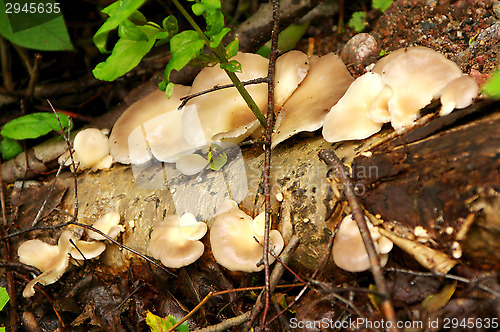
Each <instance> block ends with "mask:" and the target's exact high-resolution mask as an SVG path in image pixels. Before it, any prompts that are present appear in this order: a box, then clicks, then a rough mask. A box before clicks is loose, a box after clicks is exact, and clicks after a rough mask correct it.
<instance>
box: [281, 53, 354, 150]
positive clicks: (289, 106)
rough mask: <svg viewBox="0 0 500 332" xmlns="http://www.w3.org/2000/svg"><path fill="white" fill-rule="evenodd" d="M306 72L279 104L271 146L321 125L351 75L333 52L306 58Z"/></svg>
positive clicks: (344, 90)
mask: <svg viewBox="0 0 500 332" xmlns="http://www.w3.org/2000/svg"><path fill="white" fill-rule="evenodd" d="M309 65H310V67H309V71H308V73H307V76H306V77H305V78H304V80H303V81H302V83H300V85H299V87H298V88H297V89H296V90H295V91H294V92H293V94H292V95H291V96H290V98H288V100H287V101H286V103H285V104H284V105H283V107H282V109H281V111H280V113H279V115H278V117H277V119H276V125H275V128H276V130H275V134H274V135H273V138H272V147H275V146H276V145H278V144H279V143H280V142H283V141H284V140H286V139H287V138H289V137H291V136H292V135H295V134H296V133H298V132H301V131H314V130H317V129H319V128H321V126H322V125H323V121H324V119H325V116H326V114H327V113H328V111H329V110H330V108H332V106H333V105H335V103H337V101H338V100H339V99H340V98H341V97H342V96H343V95H344V93H345V92H346V90H347V89H348V88H349V85H350V84H351V83H352V81H353V78H352V77H351V74H350V73H349V71H348V70H347V68H346V66H345V65H344V63H343V62H342V60H340V58H339V57H338V56H336V55H334V54H327V55H324V56H322V57H318V56H313V57H311V58H310V59H309Z"/></svg>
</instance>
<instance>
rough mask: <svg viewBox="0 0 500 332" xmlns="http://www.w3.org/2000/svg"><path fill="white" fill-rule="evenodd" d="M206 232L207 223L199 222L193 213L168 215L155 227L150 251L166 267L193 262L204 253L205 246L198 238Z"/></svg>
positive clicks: (150, 242)
mask: <svg viewBox="0 0 500 332" xmlns="http://www.w3.org/2000/svg"><path fill="white" fill-rule="evenodd" d="M206 232H207V224H205V223H204V222H198V221H197V220H196V218H195V217H194V216H193V215H192V214H191V213H185V214H184V215H182V217H179V216H178V215H170V216H167V217H166V218H165V219H164V220H163V221H162V222H161V223H159V224H158V225H155V227H154V228H153V232H152V233H151V239H150V241H149V247H148V250H149V253H150V254H151V255H152V256H153V257H154V258H156V259H159V260H160V261H161V262H162V264H163V265H165V266H166V267H171V268H180V267H183V266H186V265H189V264H192V263H194V262H195V261H196V260H197V259H198V258H200V257H201V255H203V251H204V249H205V246H204V245H203V243H201V242H200V241H198V240H200V239H201V238H202V237H203V236H205V234H206Z"/></svg>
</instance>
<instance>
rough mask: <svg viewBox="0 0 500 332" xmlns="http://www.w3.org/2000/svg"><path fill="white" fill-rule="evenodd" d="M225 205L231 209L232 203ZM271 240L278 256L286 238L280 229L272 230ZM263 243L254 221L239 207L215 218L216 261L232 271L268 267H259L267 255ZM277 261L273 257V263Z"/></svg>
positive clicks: (212, 234)
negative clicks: (264, 255) (255, 228)
mask: <svg viewBox="0 0 500 332" xmlns="http://www.w3.org/2000/svg"><path fill="white" fill-rule="evenodd" d="M225 205H226V206H225V208H227V207H228V204H225ZM231 205H233V206H234V205H235V203H234V204H231ZM254 237H255V238H256V239H257V240H258V241H259V242H260V243H257V241H255V239H254ZM269 240H270V248H271V249H272V250H273V251H274V253H275V254H276V255H278V254H279V253H280V252H281V250H283V247H284V241H283V237H282V236H281V234H280V233H279V232H278V231H277V230H272V231H270V232H269ZM263 241H264V238H263V237H262V236H259V235H258V234H256V233H255V232H254V220H253V219H252V218H251V217H250V216H248V215H247V214H246V213H244V212H243V211H241V210H240V209H239V208H238V207H237V206H236V207H233V208H231V209H229V210H227V211H226V212H224V213H221V214H219V215H218V216H217V217H215V220H214V222H213V224H212V227H211V228H210V245H211V247H212V253H213V255H214V257H215V260H216V261H217V263H219V264H220V265H222V266H224V267H225V268H227V269H228V270H231V271H242V272H257V271H261V270H262V269H263V268H264V266H263V265H261V266H259V267H257V263H258V262H259V261H260V260H261V259H262V256H263V253H264V248H263V247H262V244H263V243H264V242H263ZM273 262H274V257H272V256H271V255H269V263H270V264H271V263H273Z"/></svg>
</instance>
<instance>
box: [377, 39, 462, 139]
mask: <svg viewBox="0 0 500 332" xmlns="http://www.w3.org/2000/svg"><path fill="white" fill-rule="evenodd" d="M460 76H462V70H460V68H459V67H458V66H457V65H456V64H455V63H454V62H453V61H450V60H448V59H446V57H444V56H443V55H442V54H440V53H439V52H436V51H434V50H432V49H430V48H429V49H428V48H422V47H409V48H407V49H405V51H404V52H401V53H400V54H399V55H396V56H394V58H393V59H392V60H391V61H389V63H387V64H385V65H384V66H383V69H382V80H383V82H384V83H385V84H386V85H388V86H389V87H390V88H391V89H392V93H393V94H392V97H391V99H390V100H389V102H388V107H389V112H390V113H391V124H392V126H393V127H394V129H396V130H399V129H401V128H403V127H404V126H408V125H412V124H413V122H414V121H415V120H416V119H417V117H418V114H419V111H420V109H422V108H423V107H425V106H427V105H428V104H429V103H430V102H431V101H432V99H434V98H436V97H438V96H439V95H440V94H441V91H442V90H443V89H444V87H445V86H446V85H447V84H448V83H449V82H451V81H452V80H454V79H455V78H457V77H460Z"/></svg>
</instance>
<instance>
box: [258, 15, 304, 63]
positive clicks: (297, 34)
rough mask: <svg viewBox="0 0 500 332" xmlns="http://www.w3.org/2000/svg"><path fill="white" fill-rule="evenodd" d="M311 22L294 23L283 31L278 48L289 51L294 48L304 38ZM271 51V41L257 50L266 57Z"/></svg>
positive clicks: (279, 37)
mask: <svg viewBox="0 0 500 332" xmlns="http://www.w3.org/2000/svg"><path fill="white" fill-rule="evenodd" d="M309 23H310V22H309V21H307V22H305V23H303V24H292V25H290V26H289V27H288V28H286V29H285V30H283V31H281V32H280V34H279V36H278V49H279V50H280V51H281V52H287V51H290V50H291V49H294V48H295V46H296V45H297V43H298V42H299V41H300V40H301V39H302V36H304V34H305V33H306V31H307V28H308V27H309ZM269 53H271V41H268V42H267V43H265V44H264V45H263V46H262V47H261V48H259V50H258V51H257V54H260V55H262V56H265V57H269Z"/></svg>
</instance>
